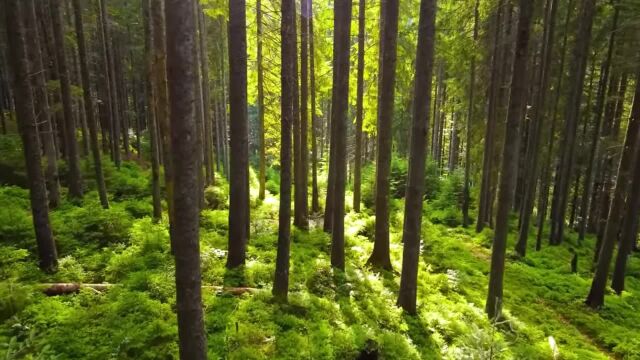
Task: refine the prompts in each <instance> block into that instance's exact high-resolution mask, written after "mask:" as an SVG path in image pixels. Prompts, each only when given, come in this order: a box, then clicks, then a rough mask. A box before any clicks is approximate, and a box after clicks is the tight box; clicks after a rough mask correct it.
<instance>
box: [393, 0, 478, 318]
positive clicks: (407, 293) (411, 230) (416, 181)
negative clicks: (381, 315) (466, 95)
mask: <svg viewBox="0 0 640 360" xmlns="http://www.w3.org/2000/svg"><path fill="white" fill-rule="evenodd" d="M476 11H477V6H476ZM476 14H477V13H476ZM435 17H436V0H422V1H421V2H420V23H419V25H418V46H417V49H416V65H415V74H416V75H415V79H414V88H413V104H414V106H413V114H412V115H413V120H412V125H411V126H412V127H411V155H410V164H409V175H408V179H407V181H408V184H407V192H406V196H405V210H404V225H403V232H402V242H403V243H404V249H403V254H402V276H401V279H400V291H399V293H398V306H400V307H402V309H404V310H405V311H406V312H408V313H410V314H415V313H416V300H417V292H418V290H417V287H418V263H419V259H420V237H421V232H422V231H421V229H422V203H423V196H424V185H425V182H424V176H425V160H426V157H427V156H426V155H427V139H428V134H429V115H430V112H431V111H430V109H429V108H430V106H431V78H432V77H433V58H434V43H435V26H436V22H435ZM476 29H477V27H476ZM472 77H473V76H472Z"/></svg>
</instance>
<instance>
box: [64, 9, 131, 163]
mask: <svg viewBox="0 0 640 360" xmlns="http://www.w3.org/2000/svg"><path fill="white" fill-rule="evenodd" d="M54 1H55V0H54ZM99 2H100V19H101V24H102V26H101V30H102V41H103V51H104V57H105V64H106V70H107V73H106V75H105V76H107V77H108V78H109V82H108V84H109V97H110V100H109V104H110V105H111V123H110V124H111V152H112V156H113V161H114V163H115V164H116V167H118V168H120V163H121V156H120V121H121V119H120V103H119V97H118V96H119V95H118V85H117V79H116V76H117V75H116V68H115V59H114V57H115V54H114V48H113V40H112V38H111V25H110V23H109V21H110V20H109V13H108V11H107V4H106V2H107V0H99Z"/></svg>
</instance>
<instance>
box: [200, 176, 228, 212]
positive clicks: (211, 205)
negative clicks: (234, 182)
mask: <svg viewBox="0 0 640 360" xmlns="http://www.w3.org/2000/svg"><path fill="white" fill-rule="evenodd" d="M204 201H205V204H206V207H207V209H211V210H223V209H228V208H229V183H227V179H226V178H225V177H224V176H217V177H216V182H215V185H213V186H209V187H207V188H206V189H204Z"/></svg>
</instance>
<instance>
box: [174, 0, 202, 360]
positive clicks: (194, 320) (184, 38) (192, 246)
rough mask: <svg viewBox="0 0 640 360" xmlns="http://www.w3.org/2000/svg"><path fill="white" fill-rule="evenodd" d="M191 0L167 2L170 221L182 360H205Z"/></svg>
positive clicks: (195, 66) (194, 41)
mask: <svg viewBox="0 0 640 360" xmlns="http://www.w3.org/2000/svg"><path fill="white" fill-rule="evenodd" d="M194 15H195V14H194V11H193V1H192V0H167V2H166V8H165V16H166V24H167V37H166V39H167V40H166V41H167V48H166V49H167V77H168V78H169V81H168V82H167V83H168V85H169V87H168V93H169V98H170V107H171V108H170V109H171V110H170V114H171V150H172V152H171V155H172V156H173V158H172V163H173V164H174V165H175V170H176V171H175V174H174V180H175V185H176V187H175V192H174V193H173V196H174V198H173V203H174V207H175V211H176V212H175V215H176V216H175V217H174V218H173V223H172V225H171V228H172V231H171V237H172V238H174V239H173V240H172V243H173V244H174V247H173V251H174V255H175V262H176V295H177V296H176V308H177V313H178V337H179V339H180V342H179V349H180V358H181V359H193V360H197V359H206V358H207V338H206V333H205V330H204V319H203V312H202V298H201V284H200V277H201V272H200V245H199V241H200V240H199V220H200V218H199V212H200V211H199V206H198V202H199V195H198V193H199V189H198V188H197V186H198V171H199V170H198V158H197V157H195V156H193V155H194V154H195V153H196V152H197V151H198V149H197V147H196V143H195V142H194V141H190V140H189V139H195V138H196V136H197V134H196V133H197V129H196V126H197V125H196V121H195V116H196V114H195V109H194V103H195V101H196V99H195V73H194V70H195V69H196V68H197V65H196V64H195V59H194V58H193V54H194V51H193V50H194V47H195V46H196V40H195V37H194V34H195V18H194Z"/></svg>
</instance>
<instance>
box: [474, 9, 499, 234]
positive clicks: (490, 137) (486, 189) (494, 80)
mask: <svg viewBox="0 0 640 360" xmlns="http://www.w3.org/2000/svg"><path fill="white" fill-rule="evenodd" d="M503 7H504V0H499V2H498V8H497V9H496V21H495V33H494V38H493V54H492V64H491V68H492V71H491V79H490V84H489V104H488V106H487V110H488V111H487V126H486V131H485V137H484V153H483V154H484V155H483V160H482V181H481V185H480V200H479V204H478V219H477V220H476V232H480V231H482V229H484V227H485V226H486V225H487V223H488V222H489V215H488V214H489V207H491V197H490V191H491V190H490V189H491V169H492V166H491V162H492V160H493V149H494V146H495V144H494V141H495V140H494V138H495V132H496V123H497V121H498V120H497V115H496V112H497V104H496V102H497V96H498V87H499V85H498V82H499V79H498V75H499V72H498V68H499V67H500V64H501V60H500V57H499V50H500V39H501V37H500V34H501V33H502V31H501V25H502V12H503Z"/></svg>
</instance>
